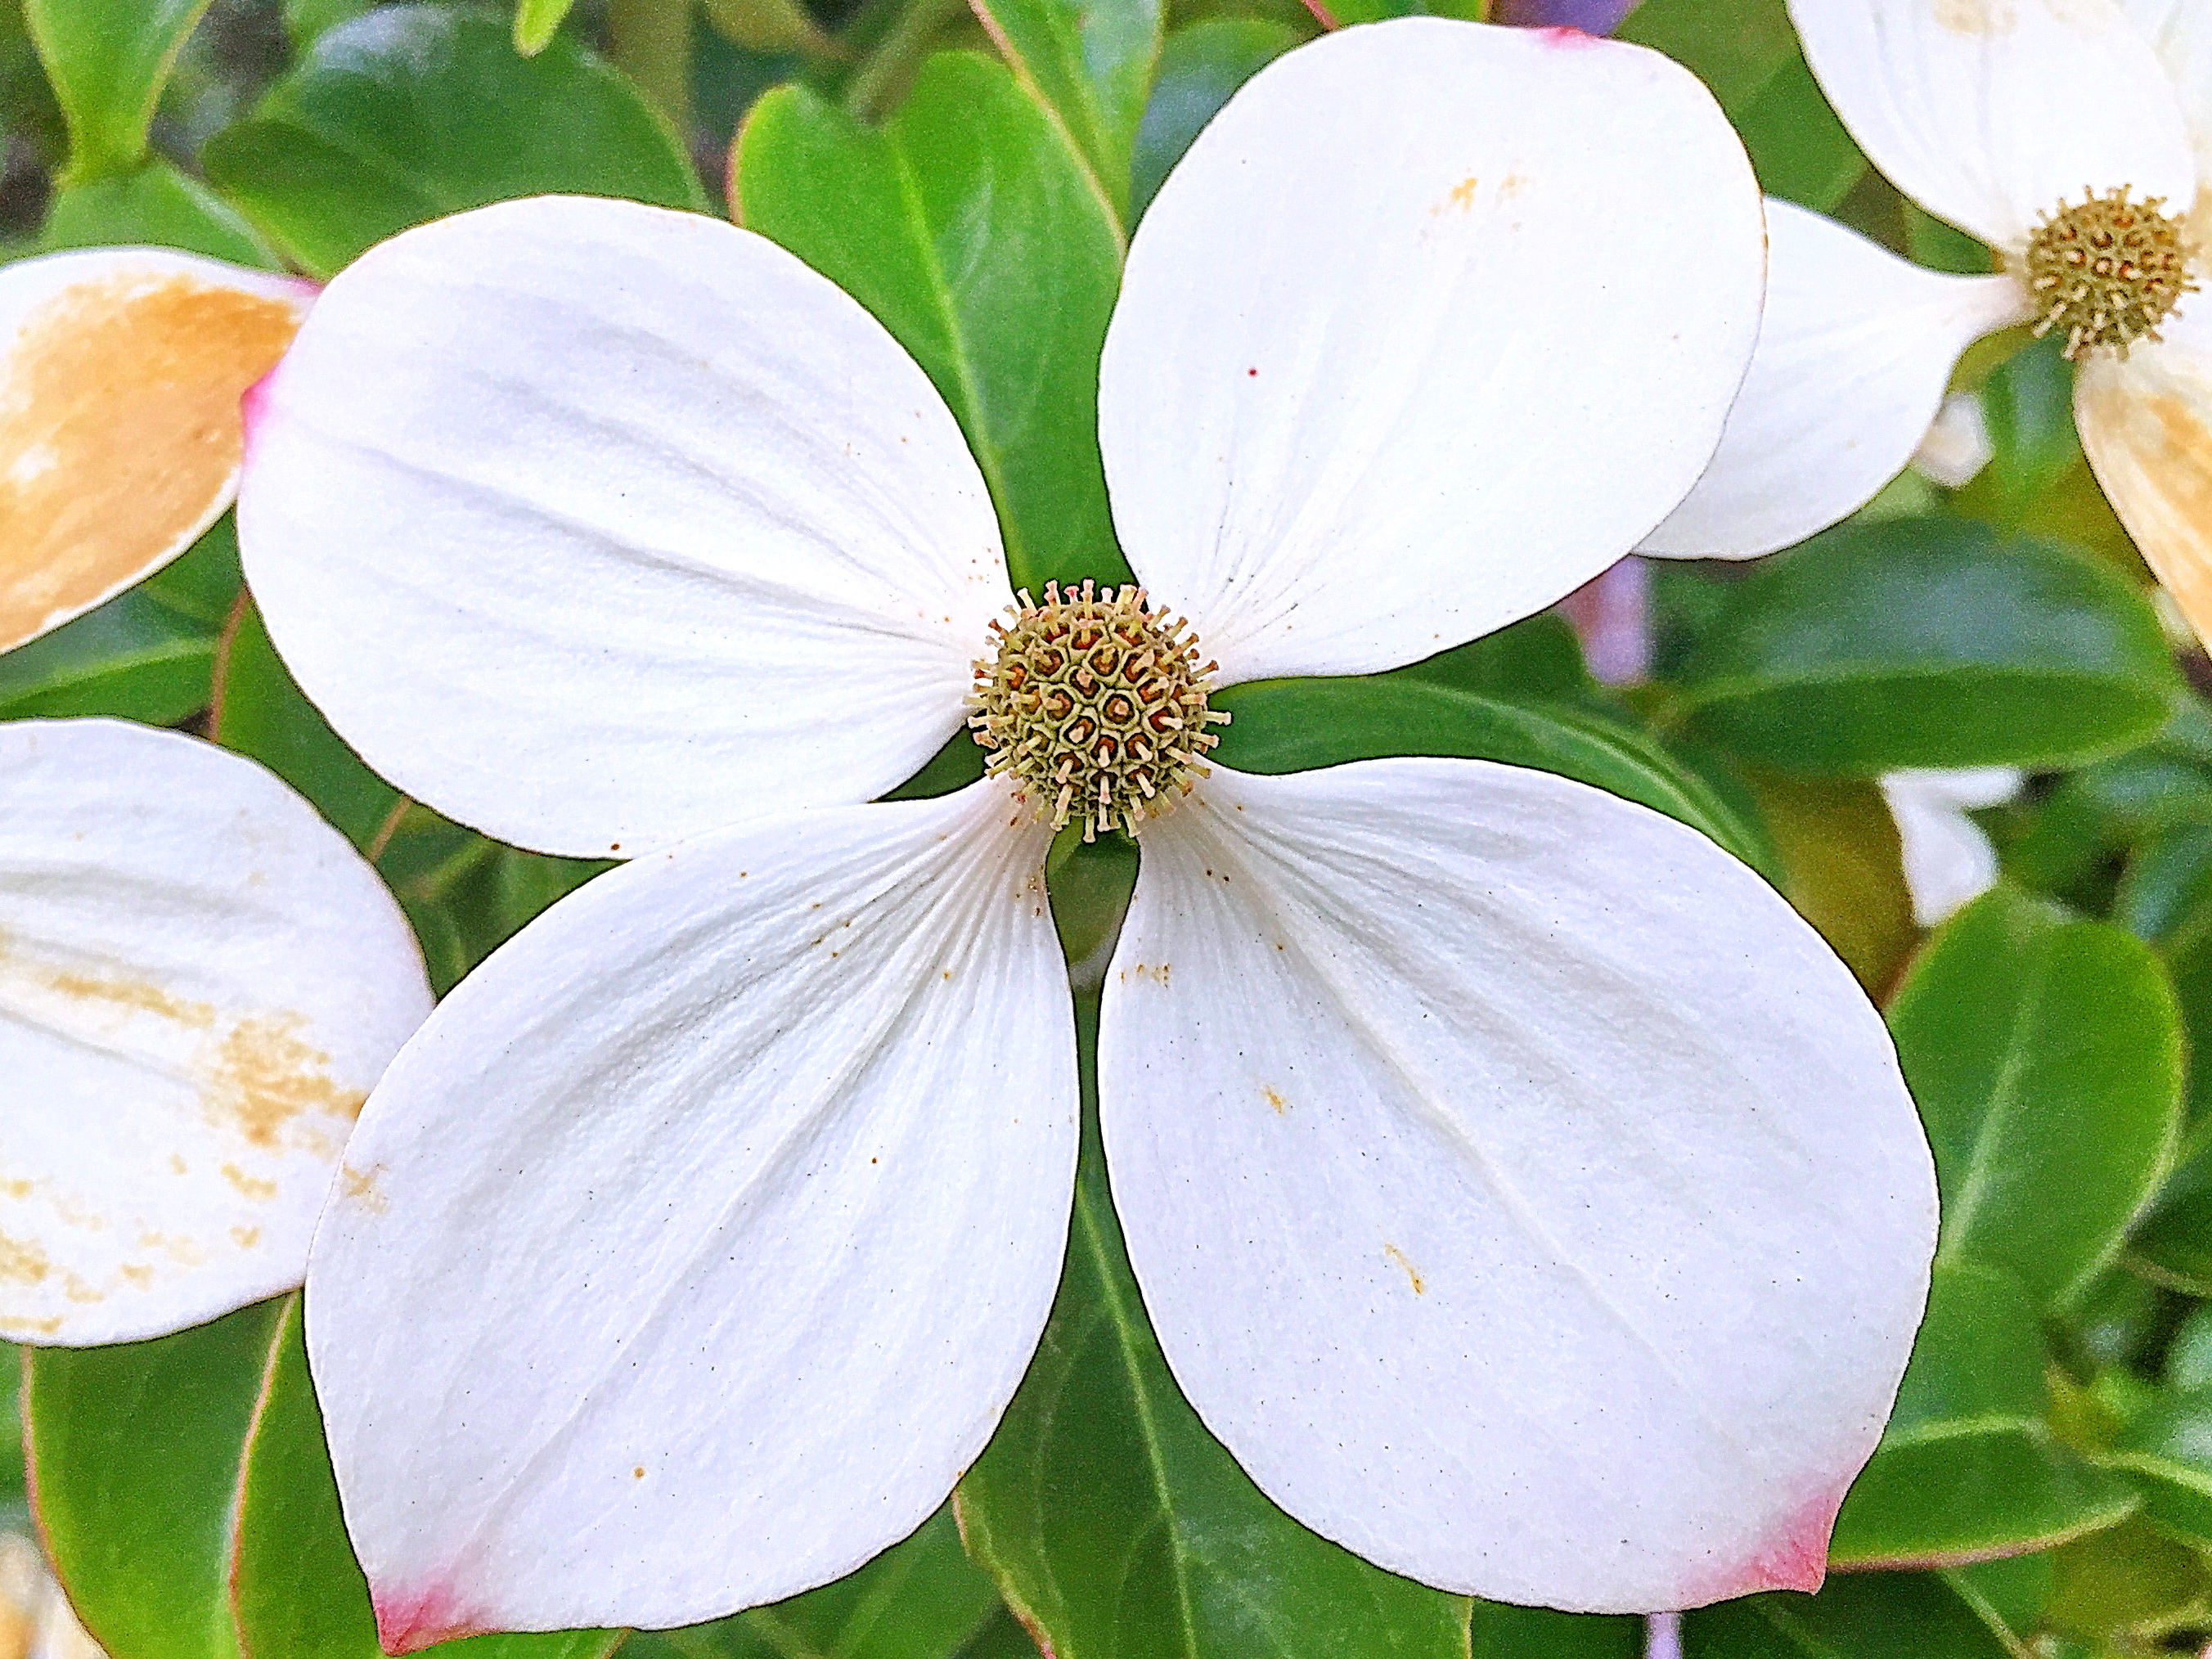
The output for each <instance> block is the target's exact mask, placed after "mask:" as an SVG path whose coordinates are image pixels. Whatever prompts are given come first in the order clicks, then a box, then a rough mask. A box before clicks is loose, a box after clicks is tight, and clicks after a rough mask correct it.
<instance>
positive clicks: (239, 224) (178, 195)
mask: <svg viewBox="0 0 2212 1659" xmlns="http://www.w3.org/2000/svg"><path fill="white" fill-rule="evenodd" d="M141 246H152V247H180V248H182V249H184V250H185V252H187V253H204V254H205V255H206V256H207V257H208V258H210V259H225V260H228V261H229V262H230V263H231V264H234V265H252V266H258V267H260V268H262V269H264V270H274V269H275V268H276V264H277V263H278V261H277V258H276V254H275V252H272V251H271V249H270V246H269V244H268V243H266V242H265V241H264V240H262V239H261V236H260V234H259V233H258V232H257V231H256V230H255V229H254V228H253V227H252V225H250V224H248V223H247V222H246V220H245V218H244V216H241V215H240V213H239V211H238V210H237V209H235V208H234V207H232V206H231V205H230V204H228V203H227V202H225V201H224V200H223V199H222V197H219V196H217V195H216V193H215V192H214V191H211V190H210V189H209V188H208V187H207V186H206V185H204V184H202V183H200V181H199V180H198V179H194V178H192V177H191V175H190V174H188V173H179V171H178V170H177V169H176V168H175V167H173V166H171V165H170V164H169V163H168V162H167V161H163V160H162V159H161V157H159V156H155V158H154V159H153V160H151V161H148V162H147V163H146V164H145V165H144V166H143V167H139V168H137V170H136V171H134V172H131V173H111V174H108V175H107V176H106V177H104V178H99V179H86V180H84V181H83V182H82V183H81V184H70V185H63V186H62V187H61V188H60V189H59V190H58V191H56V192H55V193H54V199H53V202H52V205H51V206H49V207H48V209H47V210H46V223H45V225H44V226H42V227H41V228H40V232H39V248H40V252H48V253H51V252H56V251H58V250H59V249H62V248H71V247H141Z"/></svg>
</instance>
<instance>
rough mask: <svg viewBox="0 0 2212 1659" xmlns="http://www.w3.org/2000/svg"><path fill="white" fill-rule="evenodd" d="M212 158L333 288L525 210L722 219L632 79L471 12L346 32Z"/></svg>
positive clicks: (232, 191) (345, 28) (222, 141)
mask: <svg viewBox="0 0 2212 1659" xmlns="http://www.w3.org/2000/svg"><path fill="white" fill-rule="evenodd" d="M201 159H202V161H203V162H204V165H205V167H206V168H207V174H208V178H209V179H210V181H211V182H212V183H214V185H216V187H217V188H218V189H220V190H222V191H223V192H224V193H225V194H226V195H227V196H228V197H229V198H230V199H231V200H232V201H234V202H235V203H237V204H239V206H240V207H241V208H242V209H243V210H245V212H246V216H247V217H249V218H250V219H252V221H253V222H254V223H255V224H256V225H258V227H259V228H261V230H262V231H263V232H264V234H266V235H267V236H268V238H269V239H270V241H272V242H273V243H275V244H276V246H278V247H279V248H282V249H283V251H284V252H285V253H286V254H288V255H289V257H290V258H292V259H293V260H294V261H295V262H296V263H297V264H299V265H300V266H301V268H302V269H304V270H308V271H310V272H313V274H315V275H317V276H328V275H330V274H331V272H333V271H335V270H337V269H338V268H339V267H340V266H342V265H343V264H347V263H348V262H349V261H350V260H352V259H353V258H356V256H358V255H359V254H360V253H362V252H363V251H364V250H366V249H367V248H368V247H369V246H372V245H373V244H374V243H376V242H380V241H382V240H384V239H385V238H386V237H387V236H391V235H392V234H396V233H398V232H399V231H402V230H404V229H406V228H408V227H409V226H410V225H416V224H421V223H422V222H424V221H425V220H428V219H435V218H436V217H438V216H441V215H442V214H447V213H456V212H459V211H460V210H463V209H465V208H472V207H481V206H483V205H484V204H486V203H489V202H497V201H503V200H506V199H507V198H508V197H516V196H535V195H539V194H543V193H545V192H549V191H565V192H569V193H573V194H577V195H585V196H628V197H635V198H636V199H638V200H639V201H643V202H654V203H659V204H661V205H663V206H666V207H690V208H703V207H704V206H705V205H706V197H705V195H704V193H703V192H702V191H701V190H700V187H699V181H698V179H697V177H696V174H694V173H693V172H692V170H691V163H690V160H689V159H688V158H687V157H686V156H685V155H684V149H683V147H682V146H681V145H680V144H679V143H678V142H677V139H676V136H675V134H674V133H673V132H672V131H670V129H669V128H668V126H667V124H666V123H665V121H664V120H663V119H662V118H661V117H660V116H659V114H658V113H656V112H654V111H653V108H652V106H650V105H648V104H647V102H646V101H645V100H644V99H643V98H642V97H641V96H640V95H639V94H638V92H637V89H636V88H635V87H633V86H632V85H631V84H630V82H629V80H628V79H627V78H626V77H625V76H623V75H622V74H621V73H620V71H618V70H616V69H614V68H613V67H612V66H611V65H610V64H606V63H604V62H602V61H601V60H600V59H599V58H597V57H595V56H593V55H592V53H591V52H588V51H586V49H585V48H584V47H582V46H579V45H578V44H577V43H576V42H575V41H574V40H571V39H569V38H568V36H566V35H556V37H555V38H554V39H553V40H551V41H550V42H549V43H547V45H546V46H545V49H544V51H543V52H539V53H538V56H536V57H535V58H522V57H520V56H518V55H517V54H516V52H515V50H514V45H513V40H512V39H511V38H510V32H509V30H508V28H507V27H506V26H505V25H504V24H503V23H502V22H501V20H499V19H498V18H496V17H495V16H493V15H490V14H489V13H486V12H483V11H480V10H477V9H474V8H472V7H465V6H454V5H435V4H417V5H404V6H386V7H380V8H379V9H376V10H374V11H372V12H369V13H367V14H366V15H362V16H361V17H359V18H356V20H354V21H352V22H349V23H345V24H342V25H340V26H339V27H337V28H334V29H331V31H330V32H329V33H325V34H323V35H321V36H320V37H319V38H318V39H317V40H316V41H315V43H314V45H313V46H312V47H311V48H309V50H308V52H307V55H306V57H305V58H303V59H302V60H301V63H300V64H299V66H298V67H297V68H295V70H292V72H291V73H290V74H289V75H288V76H285V77H284V79H283V80H282V81H280V82H278V83H277V84H276V88H274V89H273V90H272V91H271V92H270V94H269V96H268V97H267V98H266V99H265V100H264V101H263V103H262V105H261V106H260V108H259V110H258V111H257V112H256V113H255V115H254V117H253V118H252V119H251V120H248V121H243V122H240V124H238V125H235V126H233V127H230V128H228V129H226V130H225V131H222V132H219V133H217V134H216V136H215V137H213V138H212V139H210V141H209V142H208V145H207V148H206V149H205V151H204V153H203V155H202V158H201Z"/></svg>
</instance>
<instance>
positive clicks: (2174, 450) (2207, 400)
mask: <svg viewBox="0 0 2212 1659" xmlns="http://www.w3.org/2000/svg"><path fill="white" fill-rule="evenodd" d="M2162 332H2163V333H2164V335H2165V338H2164V339H2163V340H2162V341H2140V342H2138V343H2136V345H2135V346H2134V347H2133V348H2132V349H2130V351H2129V353H2128V355H2127V356H2125V357H2124V358H2123V357H2120V356H2116V355H2115V354H2113V353H2112V352H2109V351H2098V352H2093V353H2091V354H2090V355H2089V356H2088V357H2087V358H2086V359H2085V360H2084V361H2083V362H2081V363H2080V364H2079V365H2078V366H2077V367H2076V368H2075V377H2074V420H2075V425H2076V426H2077V427H2078V428H2080V429H2081V447H2082V448H2083V449H2084V450H2085V451H2087V453H2088V457H2089V465H2090V466H2091V468H2092V469H2093V471H2095V473H2096V475H2097V482H2098V483H2100V484H2102V485H2103V486H2104V489H2105V494H2106V496H2107V497H2108V498H2110V500H2111V501H2112V510H2113V511H2114V512H2115V513H2118V514H2119V517H2120V521H2121V523H2123V524H2124V525H2125V526H2127V529H2128V534H2129V535H2130V536H2132V537H2133V538H2135V543H2136V546H2137V547H2138V548H2140V549H2141V550H2142V556H2143V557H2144V559H2145V560H2146V561H2147V562H2148V563H2149V565H2150V568H2152V569H2153V570H2154V571H2156V572H2157V573H2158V579H2159V581H2160V583H2161V584H2162V585H2163V586H2165V588H2166V592H2169V593H2171V594H2172V596H2173V599H2174V603H2175V604H2176V605H2179V606H2180V608H2181V612H2182V614H2183V615H2184V616H2185V617H2187V618H2188V619H2189V622H2190V625H2191V627H2193V628H2194V629H2196V630H2197V636H2198V637H2199V638H2200V639H2204V640H2212V298H2208V296H2206V295H2202V294H2196V295H2190V296H2189V297H2188V298H2187V299H2185V300H2184V301H2182V302H2181V309H2180V311H2179V313H2176V314H2175V315H2174V316H2172V317H2171V318H2169V319H2167V320H2166V325H2165V326H2164V329H2163V331H2162Z"/></svg>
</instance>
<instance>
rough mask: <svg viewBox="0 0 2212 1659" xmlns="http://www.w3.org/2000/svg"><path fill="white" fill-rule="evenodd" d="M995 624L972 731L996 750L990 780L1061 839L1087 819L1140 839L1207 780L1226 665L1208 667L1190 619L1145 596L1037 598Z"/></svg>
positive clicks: (1088, 826) (1087, 828) (1110, 593)
mask: <svg viewBox="0 0 2212 1659" xmlns="http://www.w3.org/2000/svg"><path fill="white" fill-rule="evenodd" d="M1019 601H1020V602H1019V603H1018V604H1016V605H1009V606H1008V607H1007V611H1006V614H1007V616H1008V617H1011V618H1012V620H1011V621H994V622H993V623H992V624H991V635H992V647H991V651H990V654H988V655H987V656H984V657H981V658H978V659H976V662H975V694H974V695H973V696H970V697H969V707H970V708H973V709H974V710H975V714H973V715H972V716H970V717H969V721H968V724H969V726H972V727H974V728H975V740H976V741H977V742H978V743H980V744H982V745H983V747H984V748H986V749H987V750H990V751H991V759H990V771H991V773H992V775H994V776H996V775H1000V774H1002V773H1012V775H1013V776H1014V778H1015V779H1016V781H1018V784H1019V785H1020V787H1021V791H1022V793H1023V795H1024V798H1025V799H1029V800H1030V801H1032V802H1034V803H1035V805H1036V815H1037V816H1038V817H1049V818H1050V819H1051V821H1052V826H1053V828H1054V829H1059V828H1060V826H1061V825H1062V824H1065V823H1066V822H1067V821H1068V820H1069V819H1070V818H1071V817H1081V818H1083V819H1084V820H1085V824H1084V832H1083V838H1084V839H1085V841H1090V840H1092V839H1094V838H1095V837H1096V836H1097V834H1098V832H1099V831H1100V830H1101V829H1115V828H1120V829H1127V830H1128V831H1130V832H1131V833H1132V834H1133V833H1135V831H1136V829H1137V826H1138V825H1139V824H1140V823H1143V822H1144V820H1145V819H1146V818H1148V817H1158V815H1160V814H1161V813H1164V812H1166V811H1169V810H1170V808H1171V807H1173V806H1174V805H1175V804H1176V801H1178V800H1180V799H1182V797H1183V796H1184V795H1186V794H1188V793H1190V789H1191V786H1192V785H1193V784H1194V783H1195V782H1196V781H1198V779H1200V777H1203V776H1204V775H1206V767H1205V765H1204V764H1203V763H1202V757H1204V755H1205V754H1206V750H1209V749H1211V748H1212V747H1213V746H1214V744H1217V743H1218V742H1219V741H1220V739H1219V738H1218V737H1216V736H1214V735H1213V734H1212V732H1208V731H1207V730H1206V727H1207V726H1209V725H1226V724H1227V723H1228V720H1229V716H1228V715H1227V714H1222V713H1219V712H1218V711H1216V710H1213V709H1210V708H1207V707H1206V693H1207V692H1208V691H1209V690H1211V689H1212V679H1211V678H1210V676H1211V675H1212V673H1213V671H1214V668H1215V665H1214V664H1212V663H1211V662H1208V663H1206V664H1205V665H1203V666H1200V663H1199V659H1198V640H1197V636H1196V635H1194V634H1193V633H1192V632H1191V631H1190V625H1189V624H1188V623H1186V622H1185V621H1184V620H1183V619H1182V617H1170V616H1168V615H1166V614H1165V613H1164V612H1161V611H1153V610H1152V609H1150V608H1149V606H1148V605H1146V599H1145V590H1144V589H1143V588H1141V587H1136V586H1125V587H1121V588H1112V587H1109V588H1107V589H1106V590H1104V591H1103V592H1099V591H1097V589H1096V588H1095V587H1094V586H1093V585H1092V584H1091V583H1090V582H1087V581H1086V582H1085V583H1084V584H1083V587H1082V591H1081V592H1076V591H1075V590H1073V589H1070V590H1069V591H1068V592H1066V594H1064V595H1063V594H1062V593H1061V592H1060V586H1059V584H1058V583H1056V582H1048V583H1046V584H1045V590H1044V603H1043V604H1042V605H1038V604H1036V602H1035V601H1033V600H1032V599H1030V596H1029V593H1028V592H1027V591H1026V590H1024V592H1022V593H1021V595H1020V596H1019Z"/></svg>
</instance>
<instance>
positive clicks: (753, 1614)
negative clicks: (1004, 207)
mask: <svg viewBox="0 0 2212 1659" xmlns="http://www.w3.org/2000/svg"><path fill="white" fill-rule="evenodd" d="M1002 1607H1003V1604H1002V1603H1001V1602H1000V1600H999V1592H998V1590H997V1589H996V1588H995V1587H994V1585H993V1584H992V1583H991V1579H990V1576H989V1575H988V1574H987V1573H986V1572H984V1571H983V1570H982V1569H981V1567H978V1566H977V1565H975V1563H974V1562H972V1561H970V1560H969V1559H968V1556H967V1553H966V1552H965V1551H964V1550H963V1548H962V1547H961V1543H960V1528H959V1527H958V1526H957V1524H956V1523H955V1522H954V1521H953V1518H952V1508H951V1505H950V1504H947V1505H946V1506H945V1508H943V1509H941V1510H939V1511H938V1512H937V1513H936V1514H935V1515H933V1516H931V1517H930V1518H929V1519H928V1520H927V1521H926V1522H923V1523H922V1525H921V1529H920V1530H919V1531H917V1532H916V1533H915V1534H914V1535H913V1536H911V1537H909V1538H908V1539H906V1540H904V1541H902V1542H900V1543H896V1544H894V1545H892V1546H891V1547H890V1548H889V1549H887V1550H885V1551H884V1553H882V1554H881V1555H878V1557H876V1559H874V1560H872V1561H871V1562H869V1563H868V1564H867V1565H866V1566H864V1567H862V1568H861V1569H860V1571H858V1572H854V1573H851V1574H848V1576H847V1577H843V1578H841V1579H839V1580H838V1581H837V1582H836V1583H834V1584H824V1585H823V1587H822V1588H821V1589H815V1590H809V1591H807V1592H806V1594H805V1595H795V1596H793V1597H792V1598H791V1600H789V1601H779V1602H777V1603H776V1604H775V1606H773V1607H755V1608H753V1609H752V1610H751V1611H750V1612H749V1613H738V1615H737V1616H736V1617H735V1618H732V1619H722V1620H716V1621H715V1622H714V1623H713V1624H711V1625H694V1626H690V1628H689V1629H686V1630H680V1631H669V1632H664V1633H660V1634H653V1633H652V1632H645V1633H641V1634H640V1635H637V1636H634V1637H632V1638H630V1639H629V1643H628V1644H626V1645H625V1646H624V1648H623V1651H624V1652H625V1653H627V1654H628V1655H629V1656H630V1659H954V1656H956V1655H960V1654H963V1653H964V1652H965V1651H966V1650H968V1648H969V1646H970V1644H973V1643H974V1642H975V1639H976V1638H978V1637H979V1636H981V1634H982V1632H983V1631H984V1629H985V1627H986V1626H988V1625H990V1624H991V1623H993V1622H994V1620H996V1619H997V1618H998V1617H999V1615H1000V1613H1001V1611H1002ZM1031 1651H1032V1652H1034V1651H1035V1650H1034V1649H1032V1650H1031Z"/></svg>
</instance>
